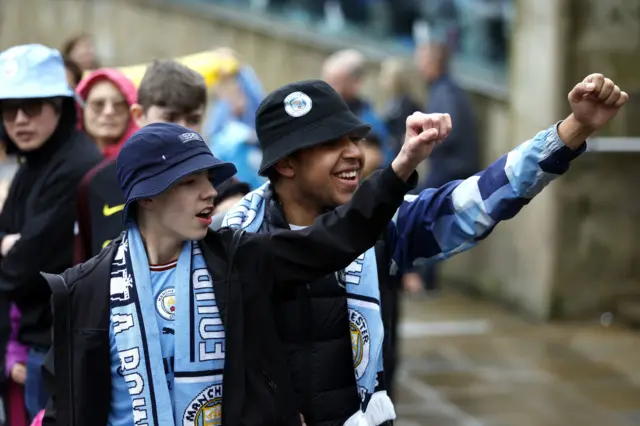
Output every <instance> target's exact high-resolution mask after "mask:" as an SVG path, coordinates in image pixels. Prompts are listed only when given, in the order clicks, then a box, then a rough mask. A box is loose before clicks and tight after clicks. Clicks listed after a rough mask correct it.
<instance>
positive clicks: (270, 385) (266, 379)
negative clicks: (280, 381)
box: [260, 370, 280, 422]
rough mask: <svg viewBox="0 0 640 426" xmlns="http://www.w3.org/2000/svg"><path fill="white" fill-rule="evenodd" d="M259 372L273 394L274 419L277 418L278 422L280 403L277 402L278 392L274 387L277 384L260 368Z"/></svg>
mask: <svg viewBox="0 0 640 426" xmlns="http://www.w3.org/2000/svg"><path fill="white" fill-rule="evenodd" d="M260 372H261V373H262V377H264V380H265V382H267V385H269V388H270V389H271V390H270V391H269V392H270V393H271V395H272V396H273V400H274V403H275V406H276V419H277V420H278V422H280V404H279V403H278V394H277V393H276V389H277V388H278V386H277V385H276V384H275V383H274V382H273V380H271V379H270V378H269V376H267V373H266V372H265V371H264V370H261V371H260Z"/></svg>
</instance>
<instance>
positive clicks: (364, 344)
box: [349, 309, 371, 380]
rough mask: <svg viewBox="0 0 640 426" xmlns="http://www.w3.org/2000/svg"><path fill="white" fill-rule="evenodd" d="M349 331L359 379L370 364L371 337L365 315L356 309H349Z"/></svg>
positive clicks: (357, 378)
mask: <svg viewBox="0 0 640 426" xmlns="http://www.w3.org/2000/svg"><path fill="white" fill-rule="evenodd" d="M349 331H350V332H351V350H352V352H353V366H354V368H355V373H356V380H359V379H360V378H361V377H362V376H363V375H364V372H365V371H366V370H367V365H369V349H370V347H371V337H370V336H369V327H367V320H366V319H365V317H364V316H363V315H362V314H361V313H360V312H358V311H356V310H355V309H350V310H349Z"/></svg>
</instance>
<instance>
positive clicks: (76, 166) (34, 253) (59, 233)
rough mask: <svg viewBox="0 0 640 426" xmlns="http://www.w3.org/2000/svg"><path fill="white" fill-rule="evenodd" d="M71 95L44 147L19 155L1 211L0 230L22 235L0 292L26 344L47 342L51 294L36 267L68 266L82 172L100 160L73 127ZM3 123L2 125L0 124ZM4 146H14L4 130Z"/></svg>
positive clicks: (5, 266) (5, 263) (4, 267)
mask: <svg viewBox="0 0 640 426" xmlns="http://www.w3.org/2000/svg"><path fill="white" fill-rule="evenodd" d="M75 108H76V107H75V105H74V101H73V99H71V98H69V99H66V100H65V101H64V103H63V106H62V112H61V116H60V121H59V123H58V126H57V128H56V130H55V131H54V133H53V135H52V136H51V137H50V138H49V140H47V142H45V144H44V145H43V146H42V148H40V149H38V150H36V151H33V152H28V153H23V154H21V157H22V164H21V166H20V168H19V169H18V172H17V173H16V176H15V177H14V179H13V181H12V183H11V187H10V189H9V194H8V196H7V200H6V202H5V204H4V207H3V209H2V213H1V214H0V234H1V235H2V236H4V235H7V234H16V233H19V234H21V235H22V237H21V238H20V240H18V242H17V243H16V244H15V245H14V246H13V248H12V249H11V250H10V251H9V253H7V256H5V257H3V258H2V260H1V263H0V265H1V266H0V291H1V292H3V293H4V294H5V295H6V296H7V297H8V298H9V299H11V300H13V301H15V302H16V304H17V305H18V308H19V309H20V311H21V312H22V318H21V320H20V329H19V335H18V337H19V339H20V341H22V342H23V343H26V344H28V345H30V346H39V347H42V348H45V349H46V348H48V347H49V345H50V343H51V338H50V335H51V333H50V328H51V313H50V306H49V299H50V296H51V293H50V291H49V287H48V286H47V284H46V282H45V281H44V280H43V279H42V277H41V276H40V275H39V272H41V271H44V272H51V273H60V272H62V271H64V270H65V269H67V268H69V267H70V266H71V265H72V263H71V262H72V250H73V234H74V222H75V220H76V214H75V203H76V191H77V186H78V183H79V182H80V179H81V178H82V176H83V175H84V174H85V173H86V172H87V171H88V170H89V169H91V168H92V167H93V166H94V165H96V164H97V163H98V162H100V160H101V159H102V155H101V154H100V152H99V151H98V148H97V147H96V145H95V144H94V143H93V141H92V140H91V139H90V138H89V137H88V136H87V135H86V134H85V133H82V132H80V131H78V130H76V109H75ZM0 125H1V124H0ZM4 137H5V139H6V141H7V146H8V147H7V150H8V151H9V152H16V150H17V147H16V145H15V144H14V143H13V142H12V141H11V140H10V139H9V138H8V137H7V136H6V135H5V136H4Z"/></svg>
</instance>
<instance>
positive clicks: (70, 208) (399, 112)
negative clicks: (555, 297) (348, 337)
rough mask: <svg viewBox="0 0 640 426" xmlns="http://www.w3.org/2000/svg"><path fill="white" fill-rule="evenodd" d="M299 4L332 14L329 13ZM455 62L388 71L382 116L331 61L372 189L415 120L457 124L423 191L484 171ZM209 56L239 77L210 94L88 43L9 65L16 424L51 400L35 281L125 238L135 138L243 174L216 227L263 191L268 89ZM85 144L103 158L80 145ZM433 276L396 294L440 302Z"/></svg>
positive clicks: (432, 57)
mask: <svg viewBox="0 0 640 426" xmlns="http://www.w3.org/2000/svg"><path fill="white" fill-rule="evenodd" d="M487 1H488V0H487ZM289 3H292V2H287V1H284V0H280V1H275V0H273V1H271V2H269V4H268V7H270V8H289V7H294V5H292V4H289ZM295 3H296V4H297V5H298V6H300V7H302V5H303V3H304V5H305V6H304V7H305V8H307V9H306V10H308V11H309V10H317V12H318V13H324V12H322V10H323V8H324V7H325V4H324V2H323V1H313V0H308V1H306V2H295ZM399 3H402V5H401V6H397V7H396V6H394V10H395V11H396V12H397V16H395V18H394V21H397V22H396V24H397V28H396V31H397V32H398V34H399V35H402V34H404V33H403V32H405V31H408V28H409V26H408V22H409V21H412V20H414V19H415V17H416V16H417V15H418V13H416V10H414V9H412V8H413V7H416V6H415V4H414V5H413V6H412V2H408V1H401V2H399ZM341 6H342V8H343V13H344V14H345V17H346V18H347V19H353V20H356V21H358V20H361V19H362V17H364V16H366V13H365V12H364V11H365V9H366V7H368V6H369V2H366V1H359V2H357V1H348V2H341ZM309 8H311V9H309ZM405 21H407V22H405ZM454 49H455V46H454V45H452V44H451V43H442V42H434V41H431V42H428V43H421V44H418V45H417V46H416V48H415V55H414V61H413V63H412V62H411V61H407V60H406V59H405V58H390V59H388V60H386V61H384V63H383V64H382V67H381V69H380V72H379V78H378V84H379V90H381V91H383V92H384V93H385V95H386V98H387V102H386V105H385V106H384V108H382V109H376V108H375V107H374V105H373V103H372V102H371V101H370V100H369V99H368V98H367V96H366V95H365V93H364V92H363V84H364V81H365V79H366V78H368V77H369V76H368V73H369V72H370V71H369V70H370V68H369V66H368V63H367V59H366V58H365V56H364V55H363V54H362V53H360V52H358V51H357V50H343V51H338V52H335V53H334V54H332V55H331V56H329V57H328V58H327V59H326V61H325V63H324V65H323V67H322V69H320V70H318V72H319V74H321V76H322V79H323V80H324V81H326V82H327V83H329V84H330V85H331V86H332V87H333V88H334V89H335V90H336V91H337V93H338V94H339V95H340V96H342V98H343V99H344V101H345V102H346V103H347V105H348V106H349V108H350V109H351V111H352V112H353V113H355V114H356V115H357V116H358V117H360V118H361V119H362V120H363V121H364V122H366V123H369V124H371V125H372V131H371V133H370V134H369V135H368V136H367V137H366V139H364V140H362V141H361V143H360V146H361V149H362V151H363V153H364V158H365V162H364V170H363V176H367V175H370V174H371V173H372V172H373V171H375V170H377V169H380V168H383V167H386V166H388V165H389V163H390V162H391V160H392V159H393V158H394V157H395V155H396V154H397V153H398V152H399V150H400V147H401V145H402V143H403V141H404V137H405V135H404V132H405V121H406V117H408V116H409V115H411V114H412V113H413V112H415V111H426V112H439V113H449V114H450V115H451V117H452V118H453V120H454V121H455V123H456V126H455V127H454V132H453V133H452V134H451V136H450V137H449V139H448V143H447V144H446V145H443V146H442V147H440V148H438V149H436V151H435V152H434V153H433V155H432V156H431V158H430V161H429V164H428V167H427V169H426V170H428V173H426V174H425V175H423V176H421V181H420V185H419V187H418V188H417V190H416V191H418V192H419V191H420V190H422V189H424V188H427V187H438V186H441V185H443V184H444V183H446V182H449V181H451V180H454V179H461V178H467V177H468V176H470V175H473V174H474V173H476V172H477V171H478V170H479V164H480V161H479V150H478V141H477V139H476V136H475V135H476V132H475V124H474V114H473V111H472V108H471V105H470V103H469V100H468V99H467V96H466V95H465V93H464V91H463V90H461V89H460V87H459V86H458V85H457V84H456V82H455V81H454V79H452V77H451V75H450V74H449V72H448V66H449V62H450V57H451V54H452V50H454ZM214 53H215V55H218V56H219V57H229V58H232V59H233V60H234V61H237V62H238V63H239V66H238V67H237V68H235V69H233V70H232V71H228V72H222V73H221V74H220V75H219V78H218V79H217V81H216V82H215V84H213V85H212V86H210V87H208V86H207V84H206V83H205V79H204V78H203V76H202V75H201V74H200V73H198V72H196V71H194V70H193V69H190V68H188V67H187V66H185V65H183V64H181V63H180V62H178V61H175V60H156V61H154V62H153V63H152V64H150V65H149V66H148V68H147V70H146V72H145V75H144V77H143V78H142V81H141V82H140V84H139V85H136V84H134V82H132V81H131V80H130V79H129V78H127V76H126V75H125V74H124V73H123V72H121V71H120V70H119V69H116V68H104V67H102V66H101V64H100V60H99V58H97V56H96V49H95V47H94V42H93V40H92V37H91V35H88V34H82V35H79V36H77V37H74V38H73V39H71V40H70V41H69V42H68V43H66V44H65V45H64V46H62V48H61V49H60V51H58V50H55V49H50V48H48V47H44V46H41V45H26V46H18V47H14V48H11V49H8V50H7V51H5V52H3V53H2V54H0V62H5V63H4V64H2V63H0V65H3V67H4V69H6V70H11V72H12V73H15V75H19V74H21V73H24V74H25V75H26V74H28V75H32V76H39V78H37V79H35V80H34V82H33V83H32V84H29V85H22V86H21V85H16V84H14V85H11V84H10V83H7V82H6V81H10V78H11V77H14V76H15V75H8V76H7V77H9V79H8V80H5V82H2V81H0V111H1V113H2V126H0V146H1V148H2V149H1V160H0V185H1V187H0V206H1V207H2V211H1V214H0V236H1V237H2V239H1V254H0V255H1V258H2V263H1V268H0V290H2V293H1V294H2V295H3V297H2V298H0V328H2V329H3V330H4V332H0V339H3V341H2V342H0V343H1V344H2V345H3V346H2V347H4V348H5V349H6V350H5V364H4V365H5V375H6V377H7V380H6V382H5V384H6V386H5V387H4V389H5V393H4V394H5V395H6V398H5V401H6V402H7V404H5V406H6V413H7V415H8V416H9V417H8V418H7V420H8V424H11V425H14V426H22V425H26V424H28V422H30V421H31V420H33V419H34V418H36V416H37V415H38V413H40V412H41V410H43V409H44V407H45V404H46V401H47V398H48V396H47V394H46V391H45V390H44V387H43V383H42V377H41V373H40V368H41V366H42V364H43V362H44V356H45V354H46V352H47V351H48V349H49V346H50V345H51V339H50V328H51V314H50V312H49V293H48V291H46V290H47V289H46V288H44V289H43V287H42V285H43V284H42V282H41V281H40V277H39V275H38V271H45V272H51V273H60V272H62V271H64V270H65V269H66V268H68V267H70V266H72V265H73V264H78V263H81V262H84V261H86V260H87V259H89V258H90V257H92V256H94V255H96V254H97V253H99V252H100V250H101V249H102V248H103V247H104V246H105V245H106V244H107V243H108V242H109V241H110V240H111V239H113V238H115V237H116V236H117V235H118V234H119V232H120V231H121V217H120V216H119V213H120V212H121V210H122V206H123V204H124V199H123V196H122V194H121V193H120V191H119V187H118V183H117V180H116V174H115V159H116V157H117V155H118V152H119V150H120V148H121V147H122V145H123V143H124V142H125V141H126V140H127V139H128V138H129V137H130V136H131V135H132V134H133V133H134V132H136V130H138V129H139V128H141V127H144V126H146V125H149V124H151V123H156V122H172V123H178V124H180V125H183V126H185V127H187V128H190V129H192V130H193V131H195V132H198V133H201V134H202V135H203V136H204V137H205V139H206V142H207V143H208V145H209V147H210V149H211V151H212V152H213V153H214V154H215V155H216V156H217V157H218V158H220V159H222V160H224V161H228V162H231V163H233V164H235V165H236V167H237V169H238V173H237V175H236V176H235V177H234V179H233V180H232V181H231V182H227V183H226V184H224V185H223V186H222V187H221V188H219V190H218V195H217V196H216V198H215V210H216V213H220V212H224V211H227V210H228V209H229V208H231V207H232V206H233V205H234V204H235V203H236V202H238V201H239V200H240V199H242V197H244V196H245V195H246V194H248V193H249V192H250V191H252V190H254V189H256V188H258V187H260V186H261V185H262V184H264V183H265V182H266V178H264V177H262V176H260V175H259V174H258V169H259V167H260V164H261V161H262V152H261V150H260V146H259V144H258V139H257V137H256V130H255V115H256V110H257V108H258V105H259V104H260V102H261V101H262V100H263V98H264V97H265V91H264V89H263V87H262V84H261V82H260V78H259V76H257V75H256V73H255V72H254V70H253V68H252V66H251V64H249V63H245V62H243V61H242V59H241V58H240V57H239V55H237V53H236V52H233V51H232V50H230V49H218V50H216V51H215V52H212V54H214ZM58 70H64V72H65V74H64V76H65V77H66V78H65V79H64V81H61V80H59V79H58V80H56V75H57V74H56V73H57V72H58ZM416 71H417V72H416ZM60 72H62V71H60ZM416 78H417V79H420V80H419V81H416ZM416 83H417V84H418V85H422V86H424V87H425V88H427V89H428V90H426V91H425V92H426V93H428V96H426V97H419V96H416V95H415V91H414V90H412V87H415V85H416ZM86 139H90V140H91V141H92V144H91V145H92V146H93V147H95V149H94V150H87V149H86V148H85V147H86V145H83V144H82V141H84V140H86ZM43 188H46V191H44V190H43ZM436 276H437V275H436V273H435V271H434V269H433V267H432V266H425V265H422V264H421V263H420V262H416V264H415V271H414V272H412V273H410V274H407V275H406V276H405V277H404V281H403V285H402V288H398V292H400V291H402V290H407V291H410V292H411V293H433V292H436V291H437V289H438V284H437V279H436ZM7 294H10V295H11V297H7V296H6V295H7ZM397 309H398V308H397ZM5 318H6V321H5ZM396 319H397V315H396ZM0 331H2V330H0ZM390 387H391V386H390Z"/></svg>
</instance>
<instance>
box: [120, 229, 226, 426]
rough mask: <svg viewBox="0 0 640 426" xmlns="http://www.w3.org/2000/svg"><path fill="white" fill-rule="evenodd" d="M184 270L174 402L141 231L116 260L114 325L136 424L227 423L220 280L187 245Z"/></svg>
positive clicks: (178, 281) (179, 286)
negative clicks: (215, 279)
mask: <svg viewBox="0 0 640 426" xmlns="http://www.w3.org/2000/svg"><path fill="white" fill-rule="evenodd" d="M176 268H177V269H176V271H175V291H176V305H175V306H176V317H175V318H176V330H177V331H178V332H177V333H176V335H175V354H174V390H173V399H172V398H171V395H170V393H169V388H168V386H167V379H166V375H165V371H164V365H163V362H162V350H161V345H160V334H159V333H160V330H159V328H158V322H157V319H156V313H155V301H154V300H153V295H152V290H151V278H150V272H149V262H148V260H147V254H146V251H145V248H144V245H143V243H142V238H141V236H140V232H139V231H138V229H137V228H135V227H132V228H129V230H128V231H127V233H126V236H125V237H124V238H123V240H122V242H121V243H120V246H119V247H118V251H117V253H116V257H115V259H114V260H113V264H112V268H111V285H110V287H111V323H112V326H113V330H114V335H115V341H116V346H117V348H118V352H119V355H120V360H121V368H122V373H123V375H124V377H125V380H126V381H127V384H128V387H129V394H130V396H131V400H132V403H133V415H134V420H135V421H136V424H137V422H138V421H139V420H143V419H144V423H145V424H147V425H149V426H178V425H183V426H184V425H201V424H206V423H207V421H210V422H211V421H215V420H218V421H219V420H220V419H221V416H222V414H221V413H222V373H223V369H224V352H223V348H224V330H223V328H222V321H221V319H220V314H219V312H218V308H217V307H216V303H215V294H214V292H213V280H212V278H211V275H210V274H209V271H208V270H207V268H206V264H205V263H204V259H203V257H202V252H201V251H200V248H199V247H198V243H196V242H191V241H187V242H186V243H185V244H184V248H183V250H182V252H181V254H180V257H179V258H178V264H177V266H176ZM212 424H213V423H212ZM215 424H219V423H215Z"/></svg>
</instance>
